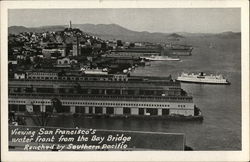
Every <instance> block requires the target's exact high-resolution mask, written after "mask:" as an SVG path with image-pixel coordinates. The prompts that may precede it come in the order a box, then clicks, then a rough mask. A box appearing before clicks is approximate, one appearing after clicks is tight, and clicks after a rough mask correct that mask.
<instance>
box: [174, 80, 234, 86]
mask: <svg viewBox="0 0 250 162" xmlns="http://www.w3.org/2000/svg"><path fill="white" fill-rule="evenodd" d="M176 80H177V81H180V82H185V83H194V84H214V85H230V84H231V83H230V82H211V81H210V82H207V81H198V80H197V81H194V80H182V79H176Z"/></svg>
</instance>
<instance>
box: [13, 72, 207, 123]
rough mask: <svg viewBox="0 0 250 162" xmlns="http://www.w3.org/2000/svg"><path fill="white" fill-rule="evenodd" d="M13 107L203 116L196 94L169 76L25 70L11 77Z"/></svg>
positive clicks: (147, 115)
mask: <svg viewBox="0 0 250 162" xmlns="http://www.w3.org/2000/svg"><path fill="white" fill-rule="evenodd" d="M18 75H22V76H25V77H19V76H18ZM54 101H57V103H60V104H54ZM54 105H60V106H57V107H55V106H54ZM9 110H10V111H15V112H21V113H25V112H29V113H33V112H45V111H50V112H55V113H56V112H57V113H73V114H74V113H78V114H83V115H87V116H100V117H126V118H129V117H131V118H135V117H139V118H158V119H188V120H189V119H191V120H193V119H195V120H197V119H198V120H202V119H203V117H202V115H201V112H200V110H199V108H197V107H196V106H195V104H194V102H193V97H192V96H190V95H188V94H187V92H185V91H184V90H183V89H182V88H181V84H180V82H177V81H175V80H173V79H172V78H171V76H169V77H142V76H129V75H126V74H107V75H98V74H94V75H93V74H84V73H82V74H79V72H77V73H74V72H66V73H63V74H61V73H60V72H54V71H53V72H45V71H27V72H25V74H21V73H19V74H16V75H14V76H13V78H12V79H9Z"/></svg>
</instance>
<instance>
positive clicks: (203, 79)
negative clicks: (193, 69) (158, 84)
mask: <svg viewBox="0 0 250 162" xmlns="http://www.w3.org/2000/svg"><path fill="white" fill-rule="evenodd" d="M176 80H178V81H181V82H190V83H205V84H230V82H229V81H228V80H227V79H225V78H224V77H223V76H222V75H212V74H210V75H206V74H205V73H203V72H201V73H199V74H194V73H192V74H188V73H182V74H181V76H178V77H177V79H176Z"/></svg>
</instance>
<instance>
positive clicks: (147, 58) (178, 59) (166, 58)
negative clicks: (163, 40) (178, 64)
mask: <svg viewBox="0 0 250 162" xmlns="http://www.w3.org/2000/svg"><path fill="white" fill-rule="evenodd" d="M143 58H144V59H146V60H150V61H180V58H173V57H169V56H150V57H143Z"/></svg>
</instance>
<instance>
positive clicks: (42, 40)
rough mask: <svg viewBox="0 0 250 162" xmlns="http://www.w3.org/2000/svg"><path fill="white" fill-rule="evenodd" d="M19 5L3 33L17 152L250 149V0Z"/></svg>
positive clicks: (11, 145)
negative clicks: (249, 20) (248, 19)
mask: <svg viewBox="0 0 250 162" xmlns="http://www.w3.org/2000/svg"><path fill="white" fill-rule="evenodd" d="M242 2H244V1H242ZM55 3H56V2H55ZM58 3H59V2H58ZM74 3H75V4H74V5H75V6H77V3H78V2H74ZM99 3H102V2H99ZM152 3H153V2H152ZM224 3H225V4H227V3H226V2H224ZM31 4H32V3H31ZM48 4H51V3H48ZM163 4H164V3H163ZM221 4H222V5H223V3H221ZM239 4H241V3H239ZM242 4H244V3H242ZM245 4H248V3H245ZM12 5H13V3H11V5H10V7H6V8H7V9H6V8H5V9H6V10H5V11H6V13H5V19H4V20H6V21H5V22H7V23H6V24H5V26H4V27H3V28H5V30H4V31H5V32H6V33H5V35H4V36H5V38H6V42H5V49H4V50H3V48H2V43H1V52H3V51H4V53H2V54H1V57H2V58H1V69H2V71H1V78H5V79H3V80H5V81H3V80H1V81H2V82H1V87H2V88H1V96H2V97H1V104H2V105H1V116H5V117H4V118H3V120H2V125H3V124H5V126H4V127H2V128H6V130H3V129H2V131H6V132H5V135H6V136H4V141H5V142H4V143H5V144H7V145H6V146H5V147H4V148H5V150H6V152H8V153H10V154H12V153H20V154H19V155H21V154H23V153H24V154H26V153H34V152H35V153H40V152H43V153H45V154H46V153H52V154H54V155H55V156H58V155H59V152H65V153H67V152H71V153H77V154H78V153H79V155H80V154H82V153H83V154H84V153H91V152H92V153H97V154H98V153H108V152H112V153H113V154H114V155H115V154H116V153H121V154H122V153H125V154H126V153H134V154H136V153H137V152H138V153H139V152H140V153H142V156H143V154H150V152H151V151H152V152H158V153H159V152H162V151H164V152H166V155H167V153H171V152H173V151H178V152H179V153H182V152H183V153H190V154H192V153H197V152H201V151H202V152H211V151H216V152H217V156H218V158H226V157H220V156H219V155H220V154H218V153H219V152H220V151H223V152H224V151H225V152H228V153H230V152H234V153H236V152H245V151H246V149H247V150H248V151H249V148H248V147H247V148H246V147H245V146H248V144H249V142H248V140H247V139H248V138H249V136H248V135H249V134H246V132H247V130H248V129H247V128H246V126H247V125H245V124H246V123H247V122H248V120H249V112H248V111H249V110H248V109H249V80H248V79H249V62H248V61H249V60H248V59H249V58H248V57H249V56H248V55H249V53H248V51H244V50H243V49H248V46H249V45H247V44H248V42H246V41H248V36H246V35H244V34H242V33H248V31H247V32H246V31H244V30H245V29H247V28H243V26H246V27H247V25H248V24H247V25H245V24H243V23H242V20H245V16H244V14H243V13H244V12H243V9H242V6H240V5H238V6H237V5H235V6H234V5H231V3H230V2H228V7H223V6H221V7H212V6H211V5H210V4H209V5H207V6H205V7H204V6H202V7H193V6H190V5H189V6H188V5H187V6H188V7H183V6H182V7H176V6H175V7H166V6H164V5H163V6H158V7H152V8H149V7H148V5H145V6H143V5H140V6H137V7H134V6H133V7H122V8H120V7H119V6H116V5H115V7H110V6H109V5H107V6H108V7H100V6H96V7H93V6H91V7H89V8H86V7H85V6H84V5H83V6H84V7H79V6H78V7H75V8H74V7H70V6H67V4H64V5H65V6H64V7H62V5H61V3H60V5H59V6H60V7H55V6H50V5H44V6H46V7H43V6H41V8H40V7H31V6H32V5H29V6H28V7H25V6H24V5H23V6H22V7H20V6H19V7H16V8H15V7H11V6H12ZM6 6H7V5H6ZM34 6H37V4H36V3H35V5H34ZM103 6H104V5H103ZM246 6H247V5H246ZM244 10H246V9H245V8H244ZM247 11H248V10H247ZM1 26H2V23H1ZM247 30H249V28H248V29H247ZM1 33H2V31H1ZM248 34H249V33H248ZM5 38H4V39H5ZM244 38H246V39H244ZM4 39H2V40H4ZM2 40H1V42H3V41H2ZM248 50H249V49H248ZM243 53H247V54H244V55H243ZM3 55H4V57H3ZM246 55H247V56H246ZM3 60H6V62H4V65H3ZM7 63H8V64H7ZM3 66H4V68H3ZM244 75H245V76H244ZM246 95H248V96H246ZM244 96H245V97H244ZM3 103H5V106H4V107H3ZM3 109H4V110H3ZM246 117H247V118H246ZM4 119H6V120H4ZM7 121H8V122H7ZM246 135H247V136H248V137H247V136H246ZM2 137H3V136H2ZM244 140H245V142H244ZM2 141H3V138H2ZM247 142H248V144H247ZM2 144H3V142H2ZM2 148H3V146H2ZM234 153H232V155H233V154H234ZM40 155H42V154H40ZM61 155H62V154H60V156H61ZM104 155H105V154H104ZM110 155H111V154H110ZM228 155H230V154H228ZM242 155H244V158H246V157H247V156H249V153H248V154H246V152H245V153H244V154H242ZM245 155H247V156H245ZM146 156H149V155H145V157H146ZM162 156H164V154H162ZM16 157H17V156H16ZM242 157H243V156H242ZM58 158H60V157H58ZM99 158H100V157H99ZM158 158H160V157H159V156H158ZM162 158H163V159H164V157H162ZM170 158H172V159H174V157H170ZM176 158H177V159H178V157H176ZM209 158H215V157H208V159H209ZM238 158H239V157H235V159H238ZM248 158H249V157H248ZM42 159H43V160H44V161H46V159H45V157H42ZM65 159H66V160H67V159H69V158H67V157H66V158H65ZM65 159H64V160H65ZM119 159H120V158H119ZM226 159H228V160H229V159H230V158H226ZM40 160H41V159H40ZM47 160H48V159H47ZM82 160H84V159H82ZM122 160H124V159H122ZM137 160H139V159H137ZM152 160H153V159H152ZM186 160H190V161H192V160H191V159H186ZM245 160H246V159H245ZM6 161H8V160H7V159H6ZM16 161H22V159H19V160H18V159H16Z"/></svg>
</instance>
